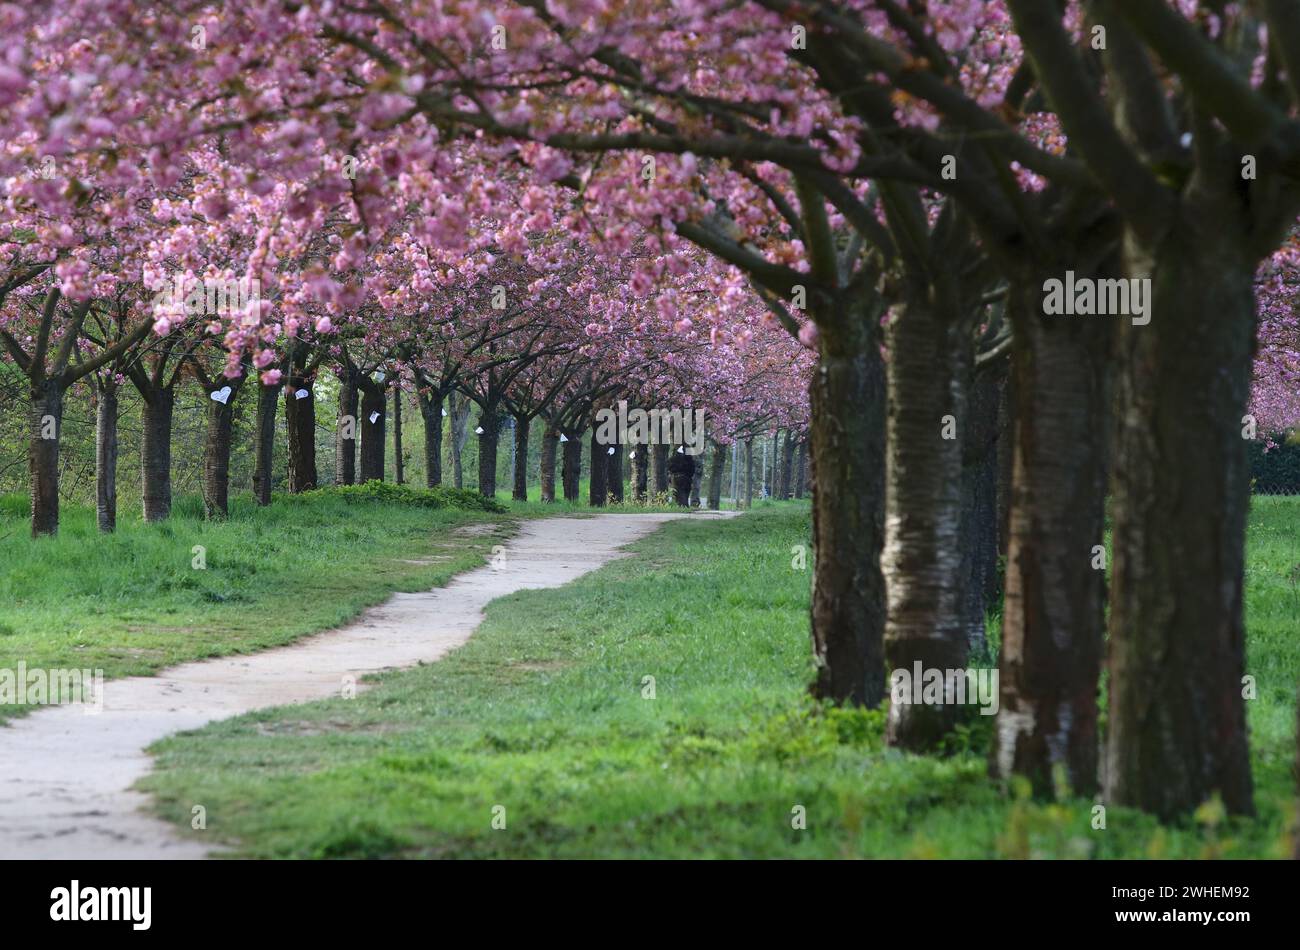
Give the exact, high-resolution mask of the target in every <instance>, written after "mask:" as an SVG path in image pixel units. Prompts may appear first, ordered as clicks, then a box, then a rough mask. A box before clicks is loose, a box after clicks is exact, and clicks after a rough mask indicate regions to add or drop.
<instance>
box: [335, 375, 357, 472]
mask: <svg viewBox="0 0 1300 950" xmlns="http://www.w3.org/2000/svg"><path fill="white" fill-rule="evenodd" d="M357 411H358V409H357V374H356V371H355V370H353V369H351V368H350V367H345V368H344V370H343V375H342V376H341V378H340V379H339V418H338V424H337V425H336V426H335V428H334V484H336V485H355V484H356V481H357V431H358V430H359V428H360V426H359V424H358V423H359V420H358V418H357ZM349 421H350V424H349Z"/></svg>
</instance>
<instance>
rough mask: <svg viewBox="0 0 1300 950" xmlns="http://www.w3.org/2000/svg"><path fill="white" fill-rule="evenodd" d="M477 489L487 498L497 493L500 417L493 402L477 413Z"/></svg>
mask: <svg viewBox="0 0 1300 950" xmlns="http://www.w3.org/2000/svg"><path fill="white" fill-rule="evenodd" d="M478 424H479V428H481V429H482V430H483V431H482V432H480V433H479V436H478V490H479V492H480V493H481V494H483V495H486V496H487V497H488V498H495V497H496V493H497V445H498V444H499V443H500V441H501V417H500V416H499V415H498V414H497V407H496V404H495V403H492V404H490V405H487V406H484V407H483V408H482V409H481V410H480V412H479V414H478Z"/></svg>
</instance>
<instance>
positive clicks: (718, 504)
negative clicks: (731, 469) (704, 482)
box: [709, 442, 727, 511]
mask: <svg viewBox="0 0 1300 950" xmlns="http://www.w3.org/2000/svg"><path fill="white" fill-rule="evenodd" d="M726 466H727V447H726V446H725V445H723V444H722V443H721V442H714V443H713V466H712V468H711V469H710V471H709V510H711V511H718V510H719V509H721V508H722V470H723V469H724V468H726Z"/></svg>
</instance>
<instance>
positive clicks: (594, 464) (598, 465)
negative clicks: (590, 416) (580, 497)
mask: <svg viewBox="0 0 1300 950" xmlns="http://www.w3.org/2000/svg"><path fill="white" fill-rule="evenodd" d="M599 431H600V428H599V427H598V426H597V427H593V428H592V430H591V481H590V483H589V484H588V486H587V502H588V504H590V505H591V506H592V507H593V508H603V507H604V506H605V502H606V501H607V496H608V478H609V462H608V461H607V460H606V451H607V448H606V446H604V445H601V443H600V440H599V439H598V438H597V437H596V433H597V432H599Z"/></svg>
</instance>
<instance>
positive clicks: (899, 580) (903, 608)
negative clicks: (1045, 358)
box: [850, 284, 971, 752]
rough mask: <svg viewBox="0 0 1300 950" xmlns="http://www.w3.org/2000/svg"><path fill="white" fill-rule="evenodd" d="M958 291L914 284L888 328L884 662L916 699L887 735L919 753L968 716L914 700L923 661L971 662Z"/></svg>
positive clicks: (940, 666)
mask: <svg viewBox="0 0 1300 950" xmlns="http://www.w3.org/2000/svg"><path fill="white" fill-rule="evenodd" d="M950 297H951V294H950V293H946V292H945V291H944V290H943V288H941V287H938V286H932V285H929V284H925V285H920V286H914V287H913V288H912V292H911V293H910V294H909V301H908V303H907V305H906V306H905V307H903V308H901V309H902V312H901V313H899V314H896V315H895V316H894V318H893V319H892V320H891V321H890V323H889V329H888V335H889V365H888V380H889V400H888V406H889V409H888V424H887V436H886V446H887V462H886V474H885V545H884V550H883V552H882V555H881V570H882V572H883V574H884V578H885V590H886V594H887V601H888V612H887V617H886V622H885V660H886V668H887V669H888V670H889V671H891V673H890V675H891V677H892V676H895V675H899V674H905V675H906V676H907V677H908V678H909V679H908V680H906V681H905V682H907V683H908V684H910V685H909V687H908V688H905V689H904V690H903V694H904V695H905V696H906V697H907V700H908V701H906V702H891V703H890V705H889V716H888V719H887V721H886V740H887V741H888V743H889V744H890V745H892V746H897V747H899V748H903V749H909V750H912V751H916V752H928V751H931V750H934V749H935V748H937V747H938V746H939V744H940V742H941V741H942V740H943V738H944V736H946V735H947V734H948V733H949V732H950V731H951V730H952V728H953V726H954V725H955V724H956V721H957V718H958V715H959V713H960V709H959V707H958V706H957V705H956V703H955V701H946V702H938V703H931V702H913V701H911V698H912V695H913V689H916V688H919V686H920V685H921V684H911V679H912V678H914V677H915V675H916V668H917V664H920V668H921V670H922V671H925V675H929V671H932V670H937V671H939V673H940V675H946V672H947V671H948V670H964V669H965V668H966V658H967V642H966V631H965V629H964V628H963V626H962V613H961V608H962V575H961V568H962V551H961V501H962V466H961V456H962V437H963V434H964V431H965V429H966V426H967V419H966V392H965V389H964V387H963V385H962V383H963V381H964V379H965V378H966V376H967V366H966V364H967V363H968V362H969V360H970V358H971V344H970V332H969V328H968V327H967V325H966V322H965V321H963V320H962V319H961V313H960V311H959V307H960V304H958V303H956V302H955V301H953V300H951V299H950ZM945 298H949V299H947V302H946V303H945V302H944V301H945ZM850 405H852V404H850ZM891 684H892V680H891ZM944 698H945V699H949V697H944ZM963 699H964V700H965V701H970V700H969V698H968V697H963Z"/></svg>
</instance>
